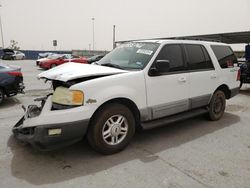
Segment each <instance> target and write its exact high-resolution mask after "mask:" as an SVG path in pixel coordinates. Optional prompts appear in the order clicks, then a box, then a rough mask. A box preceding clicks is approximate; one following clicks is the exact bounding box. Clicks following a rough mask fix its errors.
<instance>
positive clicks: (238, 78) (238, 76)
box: [236, 69, 240, 81]
mask: <svg viewBox="0 0 250 188" xmlns="http://www.w3.org/2000/svg"><path fill="white" fill-rule="evenodd" d="M236 80H237V81H240V69H239V70H238V73H237V79H236Z"/></svg>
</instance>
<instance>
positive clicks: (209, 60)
mask: <svg viewBox="0 0 250 188" xmlns="http://www.w3.org/2000/svg"><path fill="white" fill-rule="evenodd" d="M201 48H202V51H203V54H204V56H205V60H206V63H207V68H209V69H214V65H213V63H212V60H211V58H210V56H209V54H208V52H207V49H206V48H205V47H204V46H201Z"/></svg>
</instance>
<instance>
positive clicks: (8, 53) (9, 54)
mask: <svg viewBox="0 0 250 188" xmlns="http://www.w3.org/2000/svg"><path fill="white" fill-rule="evenodd" d="M2 59H3V60H22V59H25V54H24V53H23V52H20V51H16V50H12V49H3V56H2Z"/></svg>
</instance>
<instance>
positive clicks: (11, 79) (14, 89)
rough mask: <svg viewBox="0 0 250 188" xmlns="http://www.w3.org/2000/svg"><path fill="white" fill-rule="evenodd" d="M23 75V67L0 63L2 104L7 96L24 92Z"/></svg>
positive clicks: (0, 98) (0, 96)
mask: <svg viewBox="0 0 250 188" xmlns="http://www.w3.org/2000/svg"><path fill="white" fill-rule="evenodd" d="M23 89H24V84H23V75H22V72H21V68H17V67H11V66H7V65H4V64H2V63H0V104H1V103H2V102H3V101H4V99H5V97H12V96H14V95H16V94H18V93H23Z"/></svg>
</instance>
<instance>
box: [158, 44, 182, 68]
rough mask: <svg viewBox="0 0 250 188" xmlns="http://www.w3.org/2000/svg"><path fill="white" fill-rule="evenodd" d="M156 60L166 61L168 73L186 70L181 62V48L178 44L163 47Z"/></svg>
mask: <svg viewBox="0 0 250 188" xmlns="http://www.w3.org/2000/svg"><path fill="white" fill-rule="evenodd" d="M156 60H168V61H169V72H176V71H182V70H186V67H185V65H184V61H183V54H182V48H181V46H180V45H179V44H168V45H166V46H164V47H163V48H162V49H161V51H160V53H159V54H158V56H157V58H156Z"/></svg>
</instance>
